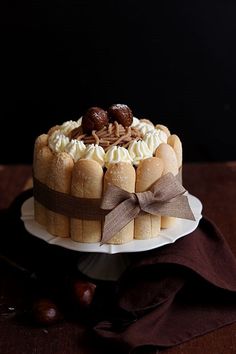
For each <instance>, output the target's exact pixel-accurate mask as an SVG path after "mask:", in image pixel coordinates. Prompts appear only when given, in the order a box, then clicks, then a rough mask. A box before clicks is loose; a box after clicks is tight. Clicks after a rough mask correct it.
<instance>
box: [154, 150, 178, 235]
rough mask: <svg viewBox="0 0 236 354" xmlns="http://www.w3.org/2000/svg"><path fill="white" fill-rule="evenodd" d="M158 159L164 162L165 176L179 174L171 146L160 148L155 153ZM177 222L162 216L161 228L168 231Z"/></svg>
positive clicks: (173, 218) (174, 219)
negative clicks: (169, 173)
mask: <svg viewBox="0 0 236 354" xmlns="http://www.w3.org/2000/svg"><path fill="white" fill-rule="evenodd" d="M155 155H156V157H159V158H160V159H162V161H163V165H164V170H163V175H165V174H166V173H168V172H171V173H173V175H174V176H176V175H177V174H178V172H179V169H178V161H177V157H176V154H175V151H174V149H173V148H172V147H171V146H170V145H169V144H165V143H162V144H160V145H159V146H158V148H157V149H156V153H155ZM175 222H176V218H175V217H171V216H162V217H161V228H162V229H167V228H169V227H171V226H173V225H174V224H175Z"/></svg>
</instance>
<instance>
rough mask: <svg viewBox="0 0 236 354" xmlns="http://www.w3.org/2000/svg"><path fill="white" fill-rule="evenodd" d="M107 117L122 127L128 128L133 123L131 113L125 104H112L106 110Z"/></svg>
mask: <svg viewBox="0 0 236 354" xmlns="http://www.w3.org/2000/svg"><path fill="white" fill-rule="evenodd" d="M108 115H109V117H110V118H111V120H113V121H115V120H116V121H117V122H118V123H120V124H121V125H123V126H124V127H129V126H130V125H131V124H132V123H133V113H132V111H131V109H130V108H129V107H128V106H126V105H125V104H113V105H112V106H111V107H109V109H108Z"/></svg>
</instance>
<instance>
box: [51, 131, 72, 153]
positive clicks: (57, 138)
mask: <svg viewBox="0 0 236 354" xmlns="http://www.w3.org/2000/svg"><path fill="white" fill-rule="evenodd" d="M69 141H70V140H69V138H68V137H67V136H65V135H64V134H62V133H61V131H60V130H55V132H53V133H52V135H51V136H50V137H49V139H48V145H49V147H50V149H51V150H52V151H54V152H63V151H65V147H66V145H67V144H68V143H69Z"/></svg>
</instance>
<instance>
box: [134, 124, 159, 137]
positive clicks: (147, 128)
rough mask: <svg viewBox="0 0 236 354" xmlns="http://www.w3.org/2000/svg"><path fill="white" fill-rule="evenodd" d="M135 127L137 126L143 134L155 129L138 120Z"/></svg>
mask: <svg viewBox="0 0 236 354" xmlns="http://www.w3.org/2000/svg"><path fill="white" fill-rule="evenodd" d="M135 128H137V129H138V130H139V131H140V132H141V133H142V134H143V135H145V134H146V133H148V132H151V131H153V130H154V129H155V128H154V126H153V125H151V124H149V123H145V122H139V124H138V125H136V126H135Z"/></svg>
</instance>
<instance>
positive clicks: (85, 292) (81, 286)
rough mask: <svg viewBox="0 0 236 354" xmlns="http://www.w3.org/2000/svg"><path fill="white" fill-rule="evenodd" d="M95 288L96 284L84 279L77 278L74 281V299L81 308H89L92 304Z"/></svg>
mask: <svg viewBox="0 0 236 354" xmlns="http://www.w3.org/2000/svg"><path fill="white" fill-rule="evenodd" d="M95 289H96V285H95V284H93V283H91V282H88V281H84V280H77V281H75V282H74V284H73V292H74V294H73V295H74V299H75V301H76V302H77V303H78V305H79V306H80V307H81V308H88V307H89V306H90V305H91V304H92V302H93V297H94V293H95Z"/></svg>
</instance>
